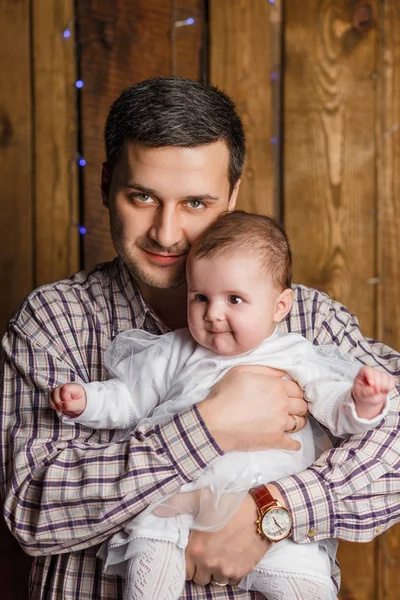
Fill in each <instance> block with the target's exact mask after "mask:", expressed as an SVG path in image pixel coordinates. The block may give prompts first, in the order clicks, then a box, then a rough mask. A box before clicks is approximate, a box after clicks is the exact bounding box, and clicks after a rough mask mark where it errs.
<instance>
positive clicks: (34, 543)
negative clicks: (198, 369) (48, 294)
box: [0, 304, 222, 556]
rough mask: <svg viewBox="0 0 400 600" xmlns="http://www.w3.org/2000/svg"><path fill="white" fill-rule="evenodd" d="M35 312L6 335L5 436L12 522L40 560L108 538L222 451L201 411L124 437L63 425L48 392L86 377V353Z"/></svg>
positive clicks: (6, 495)
mask: <svg viewBox="0 0 400 600" xmlns="http://www.w3.org/2000/svg"><path fill="white" fill-rule="evenodd" d="M34 308H35V307H30V306H29V304H27V305H26V306H25V307H23V308H22V310H21V312H20V313H19V317H17V318H16V319H14V320H13V321H12V322H11V324H10V326H9V329H8V332H7V334H6V335H5V337H4V338H3V345H2V355H1V368H2V375H1V389H0V393H1V415H0V418H1V421H0V434H1V469H2V471H1V473H2V476H1V490H2V495H3V500H4V515H5V519H6V522H7V524H8V527H9V528H10V530H11V532H12V533H13V535H14V536H15V537H16V539H17V540H18V542H19V543H20V544H21V546H22V547H23V549H24V550H25V552H27V553H28V554H30V555H33V556H37V555H42V554H60V553H63V552H74V551H77V550H81V549H83V548H87V547H90V546H93V545H95V544H98V543H101V542H102V541H104V540H105V539H106V538H107V537H108V536H110V535H112V534H113V533H114V532H116V531H117V530H119V529H121V527H122V526H123V525H124V524H125V523H126V522H127V521H128V520H130V519H131V518H132V517H134V516H135V515H137V514H138V513H139V512H141V511H142V510H143V509H144V508H145V507H146V506H147V505H148V504H150V503H151V502H154V501H156V500H157V499H160V498H161V497H162V496H164V495H166V494H171V493H173V492H175V491H177V490H179V488H180V487H181V486H182V485H183V484H184V483H187V482H190V481H192V480H193V479H195V478H197V476H198V475H199V474H200V472H201V471H202V470H203V469H204V467H205V466H207V464H209V463H210V462H211V461H212V460H213V459H214V458H215V457H217V456H219V455H220V454H222V452H221V450H220V449H219V448H218V446H217V445H216V443H215V441H214V440H213V438H212V437H211V436H210V434H209V432H208V430H207V428H206V426H205V424H204V422H203V421H202V419H201V417H200V415H199V413H198V411H197V409H196V408H195V407H194V408H191V409H189V410H187V411H185V412H182V413H180V414H178V415H175V416H174V417H173V418H171V419H170V420H169V421H168V422H166V423H164V424H162V425H156V426H154V427H139V428H138V429H137V430H136V431H134V432H133V433H130V435H129V436H128V437H124V439H123V440H120V441H110V440H111V439H112V433H113V432H110V431H104V430H103V431H93V430H91V429H88V428H85V427H82V426H79V425H75V426H73V427H71V425H66V424H64V423H63V422H62V421H60V419H59V418H58V416H57V414H56V413H55V411H53V410H51V409H50V408H49V406H48V394H49V391H50V390H51V389H53V388H54V387H56V386H58V385H61V384H62V383H65V382H67V381H77V380H78V381H85V380H86V381H88V380H89V375H88V368H87V366H88V363H89V359H88V357H87V356H85V349H84V348H82V344H81V343H80V341H79V340H78V339H76V338H77V336H76V334H75V333H74V331H73V330H72V328H71V327H69V326H68V327H67V326H66V324H65V323H62V322H60V320H57V319H52V318H51V316H49V314H47V316H46V318H44V317H43V318H40V316H39V311H38V310H36V308H35V309H34ZM46 309H47V313H48V312H49V310H50V309H49V307H48V306H46ZM54 327H63V330H62V331H61V330H60V331H55V330H53V329H52V328H54ZM89 342H90V344H91V348H93V343H92V339H89ZM100 350H101V349H100Z"/></svg>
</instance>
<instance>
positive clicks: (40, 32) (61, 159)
mask: <svg viewBox="0 0 400 600" xmlns="http://www.w3.org/2000/svg"><path fill="white" fill-rule="evenodd" d="M73 4H74V3H73V0H57V3H55V2H54V1H53V0H41V1H40V2H34V3H33V4H32V20H33V22H32V26H33V69H34V78H33V83H34V89H33V93H34V111H35V115H34V152H35V197H36V206H35V250H36V252H35V274H36V277H35V285H42V284H43V283H48V282H50V281H54V280H56V279H62V278H64V277H68V276H69V275H71V274H72V273H74V272H75V271H77V270H78V269H79V239H78V238H79V233H78V221H79V217H78V194H77V192H78V180H77V158H78V157H77V144H78V135H77V121H76V118H77V115H76V87H75V81H76V72H75V58H76V57H75V35H74V7H73ZM66 27H68V30H69V31H70V33H71V35H70V36H69V37H68V38H65V37H64V36H63V32H64V30H65V29H66Z"/></svg>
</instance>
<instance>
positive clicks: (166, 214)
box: [149, 207, 184, 248]
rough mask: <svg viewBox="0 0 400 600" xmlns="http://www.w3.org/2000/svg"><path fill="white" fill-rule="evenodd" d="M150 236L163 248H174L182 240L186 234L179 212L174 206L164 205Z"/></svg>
mask: <svg viewBox="0 0 400 600" xmlns="http://www.w3.org/2000/svg"><path fill="white" fill-rule="evenodd" d="M149 236H150V238H151V239H152V240H154V241H155V242H157V244H158V245H159V246H162V247H163V248H172V246H174V245H176V244H179V243H181V242H182V238H183V237H184V236H183V231H182V227H181V223H180V218H179V214H177V212H176V211H175V210H174V208H173V207H163V208H161V209H160V210H159V212H157V214H156V215H155V216H154V221H153V224H152V226H151V228H150V231H149Z"/></svg>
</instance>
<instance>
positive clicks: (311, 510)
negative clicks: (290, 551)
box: [271, 468, 335, 544]
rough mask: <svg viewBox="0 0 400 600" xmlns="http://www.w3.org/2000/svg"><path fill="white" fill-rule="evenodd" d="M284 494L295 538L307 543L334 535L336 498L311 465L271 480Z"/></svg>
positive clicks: (299, 541)
mask: <svg viewBox="0 0 400 600" xmlns="http://www.w3.org/2000/svg"><path fill="white" fill-rule="evenodd" d="M271 483H273V485H275V486H276V487H277V488H278V489H279V491H280V493H281V494H282V496H283V498H284V500H285V503H286V507H287V508H288V510H289V512H290V514H291V516H292V519H293V526H292V538H293V540H294V541H295V542H297V543H299V544H307V543H309V542H315V541H318V540H323V539H326V538H333V537H335V535H334V533H335V512H334V504H333V498H332V496H331V494H330V491H329V488H328V487H327V485H326V482H325V481H324V479H323V478H322V477H320V476H319V475H318V473H316V472H315V471H314V470H313V469H312V468H309V469H307V471H304V472H302V473H300V474H297V475H291V476H290V477H285V478H284V479H280V480H279V481H273V482H271Z"/></svg>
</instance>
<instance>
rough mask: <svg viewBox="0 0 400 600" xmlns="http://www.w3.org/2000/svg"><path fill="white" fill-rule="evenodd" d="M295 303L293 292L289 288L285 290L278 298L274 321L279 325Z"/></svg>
mask: <svg viewBox="0 0 400 600" xmlns="http://www.w3.org/2000/svg"><path fill="white" fill-rule="evenodd" d="M292 303H293V290H291V289H290V288H287V289H286V290H283V292H282V293H281V294H280V295H279V296H278V298H277V300H276V304H275V314H274V321H275V323H279V322H280V321H282V320H283V319H284V318H285V317H286V315H287V314H288V312H289V311H290V309H291V308H292Z"/></svg>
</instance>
